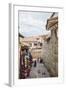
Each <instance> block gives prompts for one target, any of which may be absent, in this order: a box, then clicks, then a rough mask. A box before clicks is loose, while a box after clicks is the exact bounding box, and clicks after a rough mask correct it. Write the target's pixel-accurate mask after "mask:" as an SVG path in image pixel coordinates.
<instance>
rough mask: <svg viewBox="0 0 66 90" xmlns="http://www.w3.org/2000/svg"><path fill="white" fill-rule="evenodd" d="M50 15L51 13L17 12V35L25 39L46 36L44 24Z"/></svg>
mask: <svg viewBox="0 0 66 90" xmlns="http://www.w3.org/2000/svg"><path fill="white" fill-rule="evenodd" d="M51 15H52V13H51V12H31V11H28V12H27V11H19V33H20V34H22V35H23V36H25V37H30V36H36V35H46V34H48V33H49V32H50V31H47V30H46V23H47V19H48V18H50V16H51Z"/></svg>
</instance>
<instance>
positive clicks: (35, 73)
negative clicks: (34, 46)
mask: <svg viewBox="0 0 66 90" xmlns="http://www.w3.org/2000/svg"><path fill="white" fill-rule="evenodd" d="M43 77H50V74H49V72H48V71H47V69H46V67H45V66H44V64H43V63H39V62H37V64H36V67H34V65H32V68H31V71H30V76H29V78H43Z"/></svg>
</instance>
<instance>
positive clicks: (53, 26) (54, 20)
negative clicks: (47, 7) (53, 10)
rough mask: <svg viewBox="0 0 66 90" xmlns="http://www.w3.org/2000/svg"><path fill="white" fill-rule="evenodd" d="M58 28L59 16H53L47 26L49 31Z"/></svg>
mask: <svg viewBox="0 0 66 90" xmlns="http://www.w3.org/2000/svg"><path fill="white" fill-rule="evenodd" d="M57 28H58V16H54V15H52V16H51V17H50V18H49V19H48V20H47V24H46V29H47V30H56V29H57Z"/></svg>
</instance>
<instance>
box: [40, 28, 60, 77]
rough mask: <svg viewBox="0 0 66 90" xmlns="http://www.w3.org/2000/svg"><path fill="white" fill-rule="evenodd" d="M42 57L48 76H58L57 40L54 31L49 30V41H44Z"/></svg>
mask: <svg viewBox="0 0 66 90" xmlns="http://www.w3.org/2000/svg"><path fill="white" fill-rule="evenodd" d="M42 57H43V62H44V65H45V66H46V68H47V69H48V71H49V73H50V76H51V77H56V76H58V39H57V37H56V34H55V31H54V30H51V37H50V39H49V40H45V41H44V45H43V49H42Z"/></svg>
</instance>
